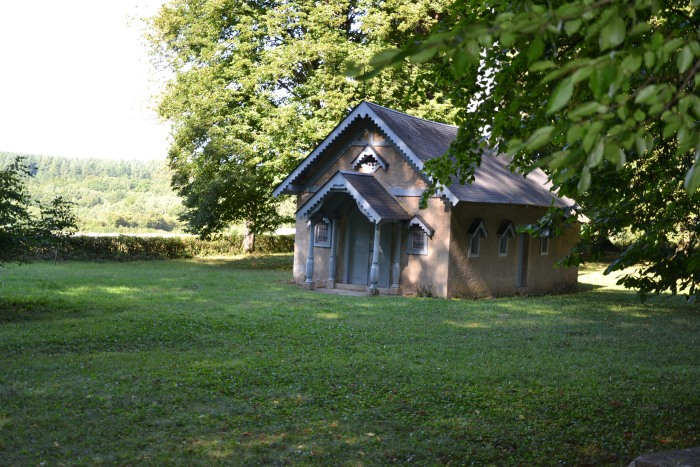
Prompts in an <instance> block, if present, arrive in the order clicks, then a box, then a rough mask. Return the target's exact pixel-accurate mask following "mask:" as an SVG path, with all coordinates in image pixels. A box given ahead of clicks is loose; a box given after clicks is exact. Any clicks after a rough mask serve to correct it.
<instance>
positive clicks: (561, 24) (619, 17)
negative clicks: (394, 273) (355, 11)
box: [355, 0, 700, 299]
mask: <svg viewBox="0 0 700 467" xmlns="http://www.w3.org/2000/svg"><path fill="white" fill-rule="evenodd" d="M699 3H700V2H698V1H697V0H692V1H678V2H675V1H656V0H632V1H622V0H601V1H592V0H566V1H563V0H554V1H549V2H537V1H507V2H492V3H488V4H483V3H481V2H472V1H469V0H457V1H456V2H455V3H454V4H453V5H452V7H451V8H450V12H451V15H450V17H449V18H447V19H446V20H445V21H443V22H441V23H440V24H438V25H436V26H435V28H434V29H433V31H432V34H431V35H430V36H429V37H428V38H426V39H425V40H414V41H409V42H408V43H407V45H405V46H403V47H401V48H395V49H389V50H385V51H383V52H381V53H379V54H377V55H375V57H374V58H373V60H372V62H371V63H372V65H373V66H374V67H375V68H374V69H373V70H372V71H371V72H370V73H367V74H366V75H365V76H366V77H370V76H373V75H374V74H376V73H378V72H379V70H382V69H385V68H387V67H388V68H391V67H400V66H403V65H404V64H405V63H421V62H423V61H425V60H441V61H442V62H443V63H444V64H446V65H447V66H449V67H450V68H451V70H452V73H451V74H445V75H441V78H442V80H443V81H441V82H439V83H437V84H436V85H437V86H438V87H441V86H444V85H445V84H446V83H450V84H451V85H452V87H453V90H454V91H453V93H452V94H451V96H450V97H451V98H452V99H453V101H454V102H455V105H456V106H457V107H458V108H459V109H460V110H459V112H458V120H459V122H460V129H459V134H458V137H457V139H456V141H455V142H454V144H453V146H452V148H451V149H450V151H449V152H448V154H446V155H445V156H444V157H443V158H441V159H438V160H435V161H432V162H431V163H430V164H428V168H427V169H428V171H430V172H431V174H432V176H433V178H434V186H433V191H434V190H436V189H437V188H438V187H439V186H440V185H441V184H447V183H448V182H450V181H451V180H453V178H455V177H456V178H457V179H459V180H460V181H461V182H468V181H470V180H471V179H472V178H473V175H474V167H475V164H479V162H480V155H481V151H482V147H483V140H482V138H483V137H484V135H486V138H485V140H486V143H487V144H488V145H490V146H491V147H498V148H499V150H500V151H502V152H506V153H508V154H510V155H511V156H512V163H511V166H512V169H513V170H519V171H523V172H525V173H527V172H528V171H529V170H532V169H533V168H535V167H543V168H544V169H545V170H546V171H548V173H549V174H550V175H551V177H552V179H553V181H554V183H555V185H556V186H557V187H558V189H559V191H560V193H561V194H564V195H568V196H572V197H574V198H575V199H576V200H577V201H578V202H579V204H580V205H581V206H582V207H583V209H584V211H585V212H586V214H587V216H588V217H589V218H590V219H591V222H590V223H588V224H587V225H586V226H585V228H584V232H583V241H582V243H581V245H580V246H579V247H578V248H577V249H576V250H575V251H573V252H572V254H571V256H570V257H569V258H568V261H569V262H570V263H580V262H581V261H582V260H584V259H586V258H590V257H595V256H596V255H597V254H599V253H600V240H601V239H602V238H605V237H608V236H611V235H616V234H621V233H630V232H631V233H632V237H633V238H634V241H632V242H631V243H630V245H628V246H627V247H626V248H625V249H624V251H623V252H622V254H621V256H620V257H619V259H617V260H616V261H614V262H613V263H612V264H611V265H610V267H609V268H608V270H609V271H613V270H621V269H624V268H626V267H629V266H637V269H636V271H635V272H633V273H631V274H627V275H625V276H623V277H622V279H621V283H622V284H624V285H625V286H628V287H636V288H638V289H639V291H640V292H641V293H642V295H643V296H644V295H645V294H648V293H660V292H662V291H665V290H669V291H671V292H672V293H674V294H675V293H686V294H687V295H688V296H689V297H690V298H694V299H697V298H698V297H700V287H699V285H700V221H699V218H698V213H699V212H700V194H699V193H698V191H699V190H698V188H699V185H700V156H699V154H700V132H698V130H697V121H698V119H699V118H700V96H699V95H698V86H700V74H699V73H698V70H699V69H700V42H698V25H700V13H699V12H698V6H699V5H698V4H699ZM406 59H408V60H406ZM355 73H356V71H355ZM549 218H550V219H551V216H550V217H549Z"/></svg>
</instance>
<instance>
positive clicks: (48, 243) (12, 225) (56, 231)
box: [0, 157, 76, 265]
mask: <svg viewBox="0 0 700 467" xmlns="http://www.w3.org/2000/svg"><path fill="white" fill-rule="evenodd" d="M35 173H36V167H35V166H32V165H29V164H26V163H25V162H24V158H22V157H17V158H16V159H15V160H14V162H13V163H11V164H10V165H8V166H7V167H6V168H4V169H1V170H0V265H3V264H6V263H9V262H23V261H25V260H27V259H28V258H29V257H30V255H31V254H32V253H34V252H36V251H37V250H42V249H45V248H49V247H55V246H57V245H59V244H60V243H61V242H62V240H63V239H64V238H65V237H66V236H68V235H70V234H71V233H72V232H73V231H74V230H75V227H76V219H75V217H74V216H73V214H72V212H71V209H70V207H71V203H69V202H66V201H65V200H64V199H63V198H60V197H59V198H56V199H54V200H53V201H52V202H51V204H50V206H41V205H35V204H34V203H33V200H32V199H31V197H30V196H29V194H28V193H27V190H26V186H25V181H26V178H27V177H29V176H33V175H34V174H35ZM37 211H38V212H37Z"/></svg>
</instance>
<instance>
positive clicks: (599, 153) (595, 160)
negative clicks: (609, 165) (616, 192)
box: [587, 139, 605, 167]
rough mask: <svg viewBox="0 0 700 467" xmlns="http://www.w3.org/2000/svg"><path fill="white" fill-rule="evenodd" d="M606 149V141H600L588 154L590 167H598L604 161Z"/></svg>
mask: <svg viewBox="0 0 700 467" xmlns="http://www.w3.org/2000/svg"><path fill="white" fill-rule="evenodd" d="M604 149H605V141H604V140H603V139H600V140H598V143H597V144H596V145H595V146H593V150H592V151H591V152H589V153H588V161H587V163H588V166H589V167H597V166H598V164H600V163H601V162H602V161H603V150H604Z"/></svg>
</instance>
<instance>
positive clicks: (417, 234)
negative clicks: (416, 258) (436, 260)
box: [408, 229, 428, 255]
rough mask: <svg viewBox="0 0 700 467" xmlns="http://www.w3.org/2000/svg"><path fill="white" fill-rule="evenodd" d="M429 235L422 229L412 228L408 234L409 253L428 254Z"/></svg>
mask: <svg viewBox="0 0 700 467" xmlns="http://www.w3.org/2000/svg"><path fill="white" fill-rule="evenodd" d="M427 237H428V236H427V235H426V233H425V232H423V231H422V230H420V229H412V230H410V231H409V234H408V253H409V254H412V255H427V254H428V238H427Z"/></svg>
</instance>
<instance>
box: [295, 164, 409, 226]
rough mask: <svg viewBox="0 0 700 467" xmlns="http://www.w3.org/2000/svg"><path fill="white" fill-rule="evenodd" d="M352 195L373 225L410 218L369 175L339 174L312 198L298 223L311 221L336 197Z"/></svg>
mask: <svg viewBox="0 0 700 467" xmlns="http://www.w3.org/2000/svg"><path fill="white" fill-rule="evenodd" d="M338 192H343V193H347V194H349V195H350V196H351V197H352V198H353V199H354V200H355V202H356V203H357V206H358V207H359V208H360V210H361V211H362V213H363V214H364V215H365V216H367V218H368V219H369V220H370V221H371V222H375V223H379V222H383V221H403V220H408V219H410V218H411V216H410V215H409V214H408V213H407V212H406V210H405V209H404V208H403V207H402V206H401V204H399V202H398V201H397V200H396V198H394V197H393V196H392V195H391V194H390V193H389V192H388V191H386V188H384V186H383V185H382V184H381V183H379V181H377V179H376V178H374V177H373V176H372V175H370V174H362V173H355V172H344V171H340V172H338V173H336V174H335V175H334V176H333V177H331V179H330V180H328V181H327V182H326V183H325V185H323V186H322V187H321V188H320V189H319V190H318V191H317V192H316V193H314V195H313V196H312V197H311V198H309V199H308V200H307V201H306V202H305V203H304V204H303V205H302V206H301V207H300V208H299V210H298V211H297V219H302V218H304V217H307V218H308V217H311V216H313V215H314V213H316V212H317V211H318V210H319V209H320V208H321V207H322V205H323V202H324V200H326V199H327V198H328V197H329V196H331V195H332V194H334V193H338Z"/></svg>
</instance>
